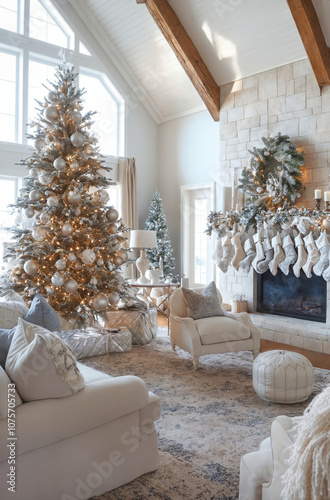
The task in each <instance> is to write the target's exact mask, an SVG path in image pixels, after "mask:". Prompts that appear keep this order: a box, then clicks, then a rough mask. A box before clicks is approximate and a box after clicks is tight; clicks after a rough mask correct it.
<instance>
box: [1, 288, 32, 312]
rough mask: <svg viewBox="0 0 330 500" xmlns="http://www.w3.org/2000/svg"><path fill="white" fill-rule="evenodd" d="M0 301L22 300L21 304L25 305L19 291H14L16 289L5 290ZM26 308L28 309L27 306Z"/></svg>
mask: <svg viewBox="0 0 330 500" xmlns="http://www.w3.org/2000/svg"><path fill="white" fill-rule="evenodd" d="M0 301H6V302H20V303H21V304H24V305H25V302H24V300H23V298H22V297H21V296H20V295H19V294H18V293H16V292H14V290H9V292H5V293H4V294H3V295H1V296H0ZM25 307H26V306H25ZM26 309H27V307H26Z"/></svg>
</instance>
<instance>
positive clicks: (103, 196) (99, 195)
mask: <svg viewBox="0 0 330 500" xmlns="http://www.w3.org/2000/svg"><path fill="white" fill-rule="evenodd" d="M109 198H110V196H109V193H108V192H107V191H106V190H105V189H99V190H98V191H95V193H94V194H93V200H94V201H95V202H96V203H103V204H106V203H107V202H108V201H109Z"/></svg>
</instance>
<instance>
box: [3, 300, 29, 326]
mask: <svg viewBox="0 0 330 500" xmlns="http://www.w3.org/2000/svg"><path fill="white" fill-rule="evenodd" d="M27 312H28V308H27V307H26V305H25V304H24V303H22V302H20V301H17V300H13V301H11V300H7V296H4V297H0V328H3V329H10V328H14V326H16V325H17V321H18V318H23V316H25V314H26V313H27Z"/></svg>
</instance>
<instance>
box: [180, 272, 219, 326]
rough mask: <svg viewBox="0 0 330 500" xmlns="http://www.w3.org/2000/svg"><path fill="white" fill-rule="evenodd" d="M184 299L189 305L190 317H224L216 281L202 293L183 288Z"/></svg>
mask: <svg viewBox="0 0 330 500" xmlns="http://www.w3.org/2000/svg"><path fill="white" fill-rule="evenodd" d="M182 293H183V297H184V299H185V301H186V304H187V310H188V316H190V317H191V318H193V319H200V318H209V317H210V316H223V311H222V309H221V305H220V303H219V296H218V291H217V287H216V286H215V283H214V281H211V283H210V284H209V285H207V286H206V287H205V288H204V290H203V291H202V293H198V292H194V291H193V290H189V288H184V287H182Z"/></svg>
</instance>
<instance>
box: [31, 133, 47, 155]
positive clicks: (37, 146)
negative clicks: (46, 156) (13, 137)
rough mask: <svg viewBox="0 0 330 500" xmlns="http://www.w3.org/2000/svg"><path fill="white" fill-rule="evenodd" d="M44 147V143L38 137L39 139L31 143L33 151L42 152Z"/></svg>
mask: <svg viewBox="0 0 330 500" xmlns="http://www.w3.org/2000/svg"><path fill="white" fill-rule="evenodd" d="M44 145H45V141H44V140H43V139H41V138H40V137H39V139H36V140H35V141H34V143H33V146H34V149H35V150H36V151H38V152H39V151H41V150H42V148H43V147H44Z"/></svg>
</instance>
